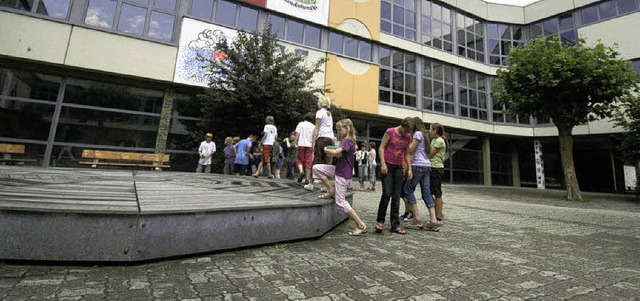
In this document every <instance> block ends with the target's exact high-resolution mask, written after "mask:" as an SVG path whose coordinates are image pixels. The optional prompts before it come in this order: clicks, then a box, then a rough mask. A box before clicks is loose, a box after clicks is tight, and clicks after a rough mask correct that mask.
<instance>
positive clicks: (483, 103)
mask: <svg viewBox="0 0 640 301" xmlns="http://www.w3.org/2000/svg"><path fill="white" fill-rule="evenodd" d="M478 107H480V108H482V109H486V108H487V94H485V93H478Z"/></svg>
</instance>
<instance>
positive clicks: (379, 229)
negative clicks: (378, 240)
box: [375, 223, 384, 234]
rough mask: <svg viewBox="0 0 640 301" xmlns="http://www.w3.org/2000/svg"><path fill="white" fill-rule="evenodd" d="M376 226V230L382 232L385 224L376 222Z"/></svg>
mask: <svg viewBox="0 0 640 301" xmlns="http://www.w3.org/2000/svg"><path fill="white" fill-rule="evenodd" d="M375 228H376V231H375V232H376V233H378V234H380V233H382V230H384V224H381V223H376V227H375Z"/></svg>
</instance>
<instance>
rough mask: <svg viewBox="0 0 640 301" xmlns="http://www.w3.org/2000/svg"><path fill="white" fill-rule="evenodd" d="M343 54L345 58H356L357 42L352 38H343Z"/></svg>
mask: <svg viewBox="0 0 640 301" xmlns="http://www.w3.org/2000/svg"><path fill="white" fill-rule="evenodd" d="M344 54H345V55H346V56H351V57H358V40H356V39H354V38H352V37H344Z"/></svg>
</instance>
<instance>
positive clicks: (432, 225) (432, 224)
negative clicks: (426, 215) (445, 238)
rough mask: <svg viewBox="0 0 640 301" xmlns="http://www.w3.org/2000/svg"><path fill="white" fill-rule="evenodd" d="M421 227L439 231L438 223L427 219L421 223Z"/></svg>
mask: <svg viewBox="0 0 640 301" xmlns="http://www.w3.org/2000/svg"><path fill="white" fill-rule="evenodd" d="M422 229H425V230H428V231H434V232H438V231H440V223H438V222H432V221H429V222H428V223H426V224H424V225H422Z"/></svg>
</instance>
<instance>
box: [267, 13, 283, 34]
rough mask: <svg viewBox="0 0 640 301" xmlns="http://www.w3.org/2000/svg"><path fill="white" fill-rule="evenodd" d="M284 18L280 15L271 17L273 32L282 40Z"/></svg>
mask: <svg viewBox="0 0 640 301" xmlns="http://www.w3.org/2000/svg"><path fill="white" fill-rule="evenodd" d="M284 21H285V20H284V18H283V17H280V16H278V15H269V22H271V31H272V32H273V33H275V34H276V36H277V37H278V38H280V39H284Z"/></svg>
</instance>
